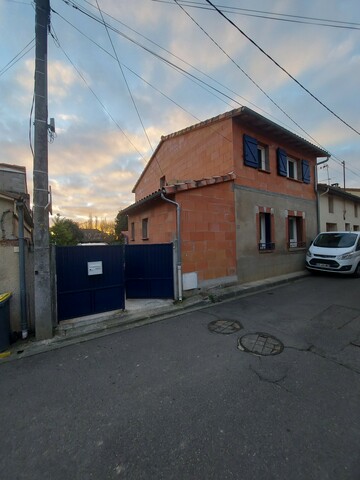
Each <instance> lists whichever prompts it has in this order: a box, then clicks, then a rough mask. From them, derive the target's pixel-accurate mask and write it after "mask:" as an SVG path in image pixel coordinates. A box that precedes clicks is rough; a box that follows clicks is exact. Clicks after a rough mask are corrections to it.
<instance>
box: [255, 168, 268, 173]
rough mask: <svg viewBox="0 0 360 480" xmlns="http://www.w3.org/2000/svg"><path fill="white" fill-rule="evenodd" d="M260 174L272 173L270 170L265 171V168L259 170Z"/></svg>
mask: <svg viewBox="0 0 360 480" xmlns="http://www.w3.org/2000/svg"><path fill="white" fill-rule="evenodd" d="M258 170H259V172H262V173H268V174H270V173H271V171H270V170H264V169H263V168H258Z"/></svg>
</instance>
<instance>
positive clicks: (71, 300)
mask: <svg viewBox="0 0 360 480" xmlns="http://www.w3.org/2000/svg"><path fill="white" fill-rule="evenodd" d="M56 274H57V305H58V320H65V319H67V318H74V317H81V316H84V315H91V314H94V313H101V312H106V311H110V310H120V309H124V308H125V282H124V246H122V245H116V246H115V245H114V246H77V247H56Z"/></svg>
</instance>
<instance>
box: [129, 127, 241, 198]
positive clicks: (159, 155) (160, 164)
mask: <svg viewBox="0 0 360 480" xmlns="http://www.w3.org/2000/svg"><path fill="white" fill-rule="evenodd" d="M232 157H233V147H232V119H231V118H230V119H226V120H223V121H220V122H218V123H215V124H209V125H208V126H205V127H201V128H197V129H194V130H190V131H188V132H186V133H184V134H183V135H175V136H173V137H170V138H169V139H167V140H165V141H164V142H163V143H162V145H160V147H159V149H158V151H157V152H156V153H155V154H154V158H153V159H152V160H151V161H150V162H149V164H148V166H147V167H146V169H145V171H144V175H143V176H142V177H141V178H140V180H139V182H138V184H137V186H136V188H135V201H138V200H141V199H142V198H144V197H146V196H147V195H150V194H151V193H153V192H155V191H156V190H158V189H159V188H160V178H161V177H163V176H165V177H166V181H167V183H169V184H172V183H176V182H178V181H179V182H181V181H185V180H200V179H202V178H205V177H212V176H216V175H224V174H226V173H229V172H230V171H232V170H233V159H232Z"/></svg>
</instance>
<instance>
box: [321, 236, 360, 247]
mask: <svg viewBox="0 0 360 480" xmlns="http://www.w3.org/2000/svg"><path fill="white" fill-rule="evenodd" d="M357 238H358V237H357V235H356V233H320V235H318V236H317V237H316V239H315V240H314V246H315V247H325V248H348V247H352V246H353V245H355V242H356V239H357Z"/></svg>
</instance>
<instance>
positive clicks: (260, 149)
mask: <svg viewBox="0 0 360 480" xmlns="http://www.w3.org/2000/svg"><path fill="white" fill-rule="evenodd" d="M244 163H245V165H246V166H248V167H253V168H258V169H260V170H265V171H269V170H270V167H269V153H268V148H267V146H266V145H263V144H260V143H259V142H258V141H257V140H256V138H253V137H250V136H249V135H244Z"/></svg>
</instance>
